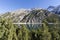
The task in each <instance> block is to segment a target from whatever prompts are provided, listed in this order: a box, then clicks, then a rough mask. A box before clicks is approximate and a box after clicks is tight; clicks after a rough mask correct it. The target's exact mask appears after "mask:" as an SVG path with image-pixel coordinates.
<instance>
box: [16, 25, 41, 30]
mask: <svg viewBox="0 0 60 40" xmlns="http://www.w3.org/2000/svg"><path fill="white" fill-rule="evenodd" d="M16 25H17V26H18V27H19V28H21V27H22V26H21V25H24V26H26V27H27V28H28V29H37V28H41V27H42V24H16Z"/></svg>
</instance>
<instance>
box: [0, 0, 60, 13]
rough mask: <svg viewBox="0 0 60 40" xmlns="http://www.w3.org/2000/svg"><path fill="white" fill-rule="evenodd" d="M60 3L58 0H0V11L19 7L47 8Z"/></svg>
mask: <svg viewBox="0 0 60 40" xmlns="http://www.w3.org/2000/svg"><path fill="white" fill-rule="evenodd" d="M50 5H53V6H57V5H60V0H0V13H4V12H7V11H13V10H17V9H21V8H26V9H28V8H47V7H48V6H50Z"/></svg>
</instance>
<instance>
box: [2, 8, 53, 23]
mask: <svg viewBox="0 0 60 40" xmlns="http://www.w3.org/2000/svg"><path fill="white" fill-rule="evenodd" d="M51 14H52V13H51V12H49V11H48V10H45V9H41V8H33V9H20V10H16V11H12V12H7V13H5V14H2V15H1V16H2V17H4V18H11V19H12V21H13V22H15V23H20V22H25V23H41V22H42V20H43V19H44V18H46V17H48V16H50V15H51Z"/></svg>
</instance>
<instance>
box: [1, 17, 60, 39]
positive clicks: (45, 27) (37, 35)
mask: <svg viewBox="0 0 60 40" xmlns="http://www.w3.org/2000/svg"><path fill="white" fill-rule="evenodd" d="M51 20H52V19H51ZM51 20H48V19H45V20H44V21H43V23H44V24H42V27H40V28H37V29H36V30H35V29H32V30H29V29H28V28H27V27H26V25H20V27H18V26H17V25H14V24H12V21H11V19H5V18H0V40H60V25H59V24H53V25H52V24H51V25H49V24H48V21H49V22H50V21H51ZM55 23H59V22H58V20H57V21H55Z"/></svg>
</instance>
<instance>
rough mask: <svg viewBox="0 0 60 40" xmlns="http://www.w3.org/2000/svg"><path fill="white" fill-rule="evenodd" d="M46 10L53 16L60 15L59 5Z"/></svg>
mask: <svg viewBox="0 0 60 40" xmlns="http://www.w3.org/2000/svg"><path fill="white" fill-rule="evenodd" d="M47 9H48V10H49V11H51V12H53V13H55V14H60V5H58V6H56V7H55V6H49V7H48V8H47Z"/></svg>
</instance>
